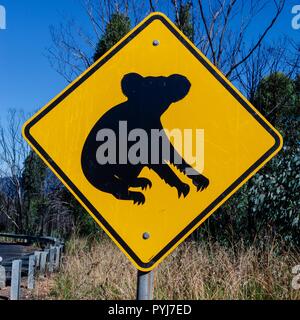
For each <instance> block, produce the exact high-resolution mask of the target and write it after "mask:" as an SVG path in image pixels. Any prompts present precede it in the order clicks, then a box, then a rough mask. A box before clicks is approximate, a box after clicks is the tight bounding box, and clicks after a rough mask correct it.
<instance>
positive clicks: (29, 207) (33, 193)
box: [22, 151, 46, 233]
mask: <svg viewBox="0 0 300 320" xmlns="http://www.w3.org/2000/svg"><path fill="white" fill-rule="evenodd" d="M45 175H46V165H45V164H44V163H43V161H42V160H41V159H40V158H39V156H38V155H37V154H36V153H35V152H33V151H31V152H30V153H29V155H28V157H27V158H26V160H25V164H24V171H23V174H22V187H23V197H24V210H25V215H24V216H25V229H26V232H29V233H30V232H32V233H36V232H37V231H38V230H37V229H38V227H39V222H40V215H42V214H43V209H44V206H45V198H44V190H45Z"/></svg>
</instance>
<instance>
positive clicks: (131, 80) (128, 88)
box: [121, 73, 144, 98]
mask: <svg viewBox="0 0 300 320" xmlns="http://www.w3.org/2000/svg"><path fill="white" fill-rule="evenodd" d="M143 79H144V78H143V77H142V76H141V75H139V74H138V73H128V74H126V75H125V76H124V78H123V79H122V84H121V85H122V91H123V93H124V94H125V96H126V97H128V98H130V97H132V96H134V95H135V94H136V93H137V92H138V90H139V88H140V86H141V84H142V81H143Z"/></svg>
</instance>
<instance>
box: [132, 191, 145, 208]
mask: <svg viewBox="0 0 300 320" xmlns="http://www.w3.org/2000/svg"><path fill="white" fill-rule="evenodd" d="M132 200H133V203H134V204H137V205H138V206H139V205H140V204H144V203H145V201H146V199H145V196H144V195H143V194H142V193H141V192H135V193H133V194H132Z"/></svg>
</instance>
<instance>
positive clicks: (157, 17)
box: [24, 14, 280, 269]
mask: <svg viewBox="0 0 300 320" xmlns="http://www.w3.org/2000/svg"><path fill="white" fill-rule="evenodd" d="M154 20H159V21H161V22H162V23H163V24H164V25H165V26H166V27H167V28H168V29H169V30H170V31H171V32H172V33H173V34H174V35H175V36H176V38H177V39H178V40H179V41H180V42H181V43H182V44H183V45H184V46H185V47H186V48H187V49H188V50H189V51H190V52H191V53H192V54H193V55H194V57H196V58H197V59H198V60H199V62H200V63H201V64H202V65H203V66H205V68H206V69H207V70H208V71H209V72H210V73H211V74H213V75H214V77H215V78H216V79H217V80H218V81H219V82H220V83H221V84H222V85H223V86H224V87H225V88H226V89H227V90H228V91H229V92H230V93H231V94H232V96H233V97H234V98H235V99H236V100H237V101H238V102H239V103H240V104H241V105H242V106H243V107H244V108H245V109H246V110H247V111H248V112H249V113H250V114H251V115H252V116H253V117H254V118H255V119H256V120H257V121H258V122H259V123H260V124H261V125H262V126H263V127H264V128H265V129H266V130H267V131H268V132H269V133H270V134H271V136H272V137H273V138H274V140H275V144H274V145H273V147H272V148H270V149H269V150H268V151H267V152H266V153H265V154H264V155H263V156H262V157H261V158H259V159H258V160H257V161H256V162H255V163H254V164H253V165H252V166H250V167H249V168H248V170H246V171H245V172H244V173H243V174H242V175H241V176H240V177H239V178H238V179H237V180H236V181H234V182H233V183H232V184H231V185H230V186H229V187H228V188H227V189H226V190H225V191H224V192H223V193H222V194H221V195H220V196H219V197H218V198H217V199H215V200H214V201H213V202H212V203H211V204H210V205H209V206H208V207H207V208H206V209H205V210H203V211H202V212H201V213H200V214H199V215H198V216H197V217H196V218H195V219H194V220H193V221H192V222H191V223H189V225H188V226H187V227H185V228H184V229H183V230H182V231H181V232H180V233H179V234H178V235H177V236H176V237H175V238H174V239H173V240H171V241H170V242H169V243H168V244H167V245H166V246H165V247H164V248H163V249H162V250H161V251H160V252H159V253H158V254H157V255H156V256H154V257H153V258H152V259H151V261H150V262H147V263H145V262H143V261H142V260H140V259H139V257H138V256H137V255H136V254H135V253H134V252H133V250H132V249H131V248H130V247H129V246H128V245H127V244H126V242H125V241H124V240H123V239H122V238H121V237H120V236H119V235H118V234H117V233H116V231H115V230H114V229H113V228H112V227H111V226H110V224H109V223H108V222H107V221H106V220H105V219H104V218H103V217H102V215H101V214H100V213H99V212H98V211H97V210H96V208H95V207H94V206H93V205H92V204H91V203H90V202H89V201H88V200H87V199H86V197H85V196H84V195H83V194H82V193H81V192H80V191H79V189H78V188H77V187H76V186H75V185H74V184H73V183H72V181H71V180H70V179H69V178H68V177H67V176H66V175H65V173H64V172H63V171H62V170H61V169H60V167H59V166H58V165H57V164H56V163H55V162H54V161H53V160H52V159H51V157H50V156H49V155H48V154H47V152H46V151H45V150H44V149H43V148H42V147H41V146H40V145H39V143H38V142H37V141H36V140H35V139H34V138H33V137H32V136H31V134H30V129H31V128H32V127H33V126H34V125H35V124H36V123H37V122H38V121H39V120H40V119H42V118H43V117H44V116H45V115H46V114H47V113H48V112H50V111H51V110H52V109H53V108H55V107H56V106H57V105H58V104H59V103H60V102H61V101H63V100H64V99H65V98H66V97H67V96H68V95H69V94H70V93H72V92H73V91H74V90H75V89H76V88H78V87H79V86H80V85H81V84H82V83H83V82H84V81H85V80H86V79H88V78H89V77H90V76H91V75H92V74H93V73H95V72H96V71H97V70H98V69H99V68H100V67H101V66H103V65H104V64H105V63H106V62H107V61H108V60H110V59H111V58H112V57H113V56H114V55H115V54H116V53H117V52H119V51H120V50H121V49H122V48H123V47H124V46H126V45H127V44H128V43H129V42H130V41H131V40H132V39H133V38H135V37H136V36H137V35H138V34H139V33H140V32H141V31H143V30H144V29H145V28H146V27H147V26H148V25H149V24H150V23H152V22H153V21H154ZM24 134H25V136H26V138H27V139H28V141H30V143H31V144H32V145H33V146H34V147H35V148H36V150H37V151H38V152H39V153H40V154H41V155H42V156H43V157H44V158H45V160H46V161H47V162H48V163H49V164H50V165H51V167H52V168H53V169H54V170H55V171H56V173H57V174H58V175H59V176H60V177H61V179H62V180H63V181H64V182H65V183H66V184H67V185H68V187H69V188H70V189H71V190H72V191H73V192H74V193H75V194H76V195H77V197H78V198H79V199H80V200H81V201H82V202H83V203H84V204H85V206H86V207H87V208H88V209H89V210H90V211H91V212H92V213H93V214H94V215H95V217H96V218H97V219H98V220H99V222H100V223H101V224H102V225H103V226H104V227H105V228H106V229H107V231H108V232H109V233H110V234H111V235H112V236H113V237H114V239H115V240H116V241H117V242H118V243H119V244H120V246H122V247H123V248H124V250H125V251H126V252H127V253H128V255H129V256H130V257H131V258H132V259H133V260H134V261H135V263H136V264H137V265H138V266H140V267H141V268H142V269H149V268H151V267H152V266H153V264H155V263H156V262H157V261H158V260H160V259H161V257H163V256H164V255H165V253H167V252H168V251H169V250H170V249H171V248H172V247H173V246H174V245H175V244H176V243H177V242H178V241H180V239H182V238H183V237H184V236H185V235H186V234H187V233H188V232H189V231H190V230H191V229H192V228H193V227H194V226H195V225H196V224H197V223H199V222H200V220H201V219H203V218H204V217H205V216H206V215H207V214H208V213H209V212H210V211H211V210H213V209H214V207H216V206H217V205H218V204H219V203H220V202H221V201H222V200H223V199H224V198H225V197H226V196H227V195H228V194H229V193H230V192H232V191H233V190H234V189H235V188H236V187H237V186H238V185H239V184H240V183H241V182H243V181H244V180H245V179H246V178H247V177H248V176H249V175H251V173H253V171H255V170H256V169H257V168H258V167H259V166H260V165H261V164H262V163H263V162H264V161H265V160H266V159H267V158H268V157H269V156H270V155H271V154H273V153H274V152H275V151H276V150H277V149H279V147H280V137H279V136H278V134H277V133H276V132H275V131H274V130H273V129H272V128H271V127H270V126H269V125H268V123H266V122H265V121H264V120H263V119H262V118H261V116H259V115H258V114H257V113H256V111H255V110H254V109H253V108H252V107H250V106H249V104H248V103H247V102H246V101H245V100H244V99H242V98H241V97H240V95H239V94H238V93H237V92H236V91H235V90H234V89H233V88H232V87H231V86H230V85H229V84H228V83H227V82H226V81H225V80H224V79H223V78H222V77H221V76H220V75H219V74H218V73H217V72H216V71H215V70H214V68H212V66H211V65H210V64H209V63H207V61H206V60H205V59H203V57H202V56H201V55H200V54H199V53H198V52H197V50H195V48H193V47H192V46H191V44H190V43H189V42H188V41H186V39H185V38H184V37H183V36H182V35H181V34H180V33H179V32H178V31H177V30H176V29H175V28H174V27H173V25H172V24H170V22H169V21H168V20H167V19H165V18H164V16H163V15H160V14H153V15H152V16H150V17H149V18H148V19H147V20H146V21H145V22H144V23H143V24H141V25H140V26H139V27H138V28H137V29H136V30H135V31H134V32H133V33H131V34H130V35H129V36H127V37H126V38H125V39H124V40H123V41H122V42H121V43H120V44H119V45H118V46H117V47H115V48H114V49H113V50H112V51H110V53H109V54H108V55H106V56H105V57H104V58H103V59H101V60H100V61H99V62H98V63H96V64H95V65H94V66H93V67H92V68H91V69H90V70H89V71H88V72H87V73H86V74H84V75H83V76H82V77H80V78H79V79H78V80H77V81H76V82H75V83H74V84H73V85H71V86H70V87H69V88H68V89H67V90H66V91H65V92H63V93H62V94H61V95H60V96H59V97H58V98H57V99H56V100H55V101H53V102H52V103H51V104H50V105H49V106H47V107H46V108H45V109H44V110H43V111H42V112H40V113H39V114H38V115H37V116H36V117H35V118H34V119H33V120H32V121H30V122H29V123H28V124H27V125H26V126H25V128H24Z"/></svg>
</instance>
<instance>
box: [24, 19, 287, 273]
mask: <svg viewBox="0 0 300 320" xmlns="http://www.w3.org/2000/svg"><path fill="white" fill-rule="evenodd" d="M23 134H24V137H25V139H26V140H27V141H28V143H29V144H30V145H31V147H32V148H33V149H34V150H35V151H36V152H37V153H38V154H39V156H40V157H41V158H42V159H43V160H44V161H45V163H46V164H47V165H48V166H49V167H50V168H51V169H52V171H53V172H54V173H55V174H56V175H57V177H58V178H59V179H60V180H61V181H62V182H63V183H64V185H65V186H66V187H67V188H68V189H69V190H70V191H71V192H72V194H73V195H74V196H75V197H76V198H77V200H78V201H79V202H80V203H81V204H82V206H83V207H84V208H85V209H86V210H87V211H88V212H89V213H90V214H91V215H92V216H93V218H94V219H95V220H96V222H97V223H98V224H99V225H100V226H101V227H102V228H103V229H104V230H105V231H106V232H107V233H108V235H109V236H110V237H111V238H112V239H113V241H114V242H115V243H116V244H117V246H118V247H119V248H120V249H121V250H122V251H123V252H124V253H125V254H126V256H127V257H128V258H129V259H130V260H131V261H132V262H133V264H134V265H135V266H136V267H137V268H138V269H140V270H142V271H149V270H152V269H153V268H154V267H155V266H157V265H158V263H159V262H161V261H162V260H163V259H164V258H165V257H166V256H167V255H168V254H169V253H170V252H171V251H172V250H174V249H175V248H176V247H177V246H178V245H179V244H180V243H181V242H182V241H183V240H184V239H185V238H186V237H187V236H188V235H189V234H191V233H192V232H193V231H194V230H195V229H196V228H197V227H199V226H200V225H201V224H202V223H203V222H204V221H205V220H206V219H207V218H208V217H209V216H210V215H211V214H212V213H213V212H214V211H215V210H216V209H217V208H218V207H220V206H221V205H222V204H223V203H224V202H225V201H226V200H227V199H228V198H229V197H230V196H231V195H232V194H234V193H235V192H236V191H237V190H238V189H239V188H240V187H241V186H242V185H243V184H244V183H245V182H246V181H247V180H248V179H249V178H250V177H251V176H253V175H254V174H255V173H256V172H257V171H258V170H259V169H260V168H262V166H263V165H264V164H265V163H266V162H267V161H269V160H270V159H271V158H272V157H273V156H274V155H275V154H276V153H277V152H278V151H279V150H280V148H281V147H282V138H281V136H280V134H279V133H278V132H277V131H276V129H274V128H273V127H272V125H271V124H270V123H269V122H268V121H267V120H266V119H265V118H264V117H263V116H262V115H261V114H260V113H259V112H258V111H257V110H256V109H255V108H254V107H253V106H252V105H251V104H250V103H249V101H247V99H246V98H245V97H243V95H242V94H241V93H240V92H239V91H238V90H237V89H236V88H235V87H234V86H233V85H232V84H231V83H230V82H229V81H228V80H227V79H226V78H225V77H224V76H223V75H222V73H221V72H220V71H219V70H218V69H217V68H216V67H214V66H213V65H212V64H211V63H210V62H209V61H208V59H207V58H206V57H205V56H204V55H203V54H202V53H201V52H200V51H199V50H198V49H197V48H196V47H195V46H194V45H193V44H192V43H191V42H190V41H189V40H188V39H187V38H186V37H185V36H184V35H183V34H182V33H181V32H180V31H179V30H178V29H177V28H176V26H175V25H174V24H173V23H172V22H171V21H170V20H169V19H168V18H167V17H165V16H164V15H162V14H160V13H153V14H151V15H150V16H148V17H147V18H146V19H145V20H144V21H143V22H142V23H140V24H139V25H138V26H137V27H135V28H134V29H133V30H132V31H131V32H130V33H129V34H128V35H127V36H125V37H124V38H123V39H122V40H121V41H120V42H118V43H117V44H116V45H115V46H114V47H113V48H112V49H111V50H110V51H108V52H107V53H106V54H105V55H104V56H103V57H102V58H100V59H99V60H98V61H97V62H96V63H95V64H94V65H92V66H91V67H90V68H89V69H88V70H87V71H85V72H84V73H83V74H82V75H81V76H80V77H79V78H78V79H76V80H75V81H74V82H73V83H71V84H70V85H69V86H68V87H67V88H66V89H65V90H64V91H63V92H62V93H61V94H59V95H58V96H57V97H55V98H54V99H53V100H52V101H51V102H50V103H49V104H47V105H46V106H45V107H44V108H43V109H42V110H41V111H39V112H38V113H37V114H36V115H34V116H33V117H32V118H31V119H30V120H28V121H27V122H26V124H25V125H24V128H23Z"/></svg>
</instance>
